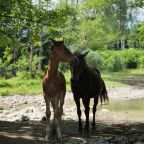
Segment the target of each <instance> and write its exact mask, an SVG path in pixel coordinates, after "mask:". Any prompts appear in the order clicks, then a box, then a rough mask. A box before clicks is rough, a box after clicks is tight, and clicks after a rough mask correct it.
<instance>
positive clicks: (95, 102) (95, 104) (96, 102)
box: [92, 97, 98, 129]
mask: <svg viewBox="0 0 144 144" xmlns="http://www.w3.org/2000/svg"><path fill="white" fill-rule="evenodd" d="M97 104H98V97H96V98H94V105H93V122H92V128H93V129H94V128H95V114H96V110H97Z"/></svg>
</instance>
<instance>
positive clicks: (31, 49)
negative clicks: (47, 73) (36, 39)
mask: <svg viewBox="0 0 144 144" xmlns="http://www.w3.org/2000/svg"><path fill="white" fill-rule="evenodd" d="M29 57H30V65H29V71H30V74H31V76H32V77H33V63H32V61H33V45H32V44H30V55H29Z"/></svg>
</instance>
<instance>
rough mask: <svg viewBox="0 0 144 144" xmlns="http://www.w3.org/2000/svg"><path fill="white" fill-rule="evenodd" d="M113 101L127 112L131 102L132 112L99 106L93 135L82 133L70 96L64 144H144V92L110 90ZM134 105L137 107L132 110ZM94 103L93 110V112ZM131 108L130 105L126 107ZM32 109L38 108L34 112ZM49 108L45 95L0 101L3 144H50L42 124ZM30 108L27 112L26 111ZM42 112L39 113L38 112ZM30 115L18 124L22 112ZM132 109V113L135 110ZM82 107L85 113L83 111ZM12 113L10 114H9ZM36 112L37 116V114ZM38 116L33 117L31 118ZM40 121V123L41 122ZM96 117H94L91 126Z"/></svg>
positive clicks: (131, 89) (65, 112) (70, 95)
mask: <svg viewBox="0 0 144 144" xmlns="http://www.w3.org/2000/svg"><path fill="white" fill-rule="evenodd" d="M108 93H109V96H110V100H111V101H113V100H114V101H113V103H114V104H115V100H116V102H117V103H116V105H119V107H121V108H123V105H122V106H121V104H122V103H123V102H124V101H129V102H130V104H128V106H127V107H128V108H129V107H130V110H129V109H126V110H125V108H123V110H115V107H114V106H113V105H112V107H107V106H100V105H99V106H98V111H97V115H96V129H95V130H92V129H91V126H90V132H89V134H79V133H78V127H77V126H78V120H77V113H76V106H75V103H74V101H73V97H72V93H67V95H66V100H65V105H64V115H63V118H62V119H63V120H62V134H63V143H64V144H144V113H143V105H142V103H141V105H142V106H139V107H137V105H139V104H140V103H139V102H142V101H143V100H144V90H143V89H142V88H141V89H139V88H137V87H127V88H112V89H109V90H108ZM131 102H135V103H136V107H135V108H133V109H132V107H131ZM92 104H93V102H91V107H90V108H91V110H92ZM126 104H127V103H126ZM31 106H33V107H34V108H33V109H32V108H31ZM42 107H43V108H44V107H45V103H44V101H43V97H42V95H38V96H9V97H0V120H1V121H0V144H47V143H48V142H47V141H45V125H46V123H45V122H44V121H41V119H42V116H43V115H44V112H45V109H41V108H42ZM26 108H27V109H26ZM36 108H37V109H39V111H42V113H40V115H39V111H36V112H35V109H36ZM24 109H26V114H29V115H28V116H29V119H28V120H26V121H23V120H15V119H14V118H15V117H16V116H17V115H18V114H19V115H20V114H21V113H17V112H22V113H23V115H24V114H25V113H24V112H25V111H22V110H24ZM131 109H132V110H131ZM83 110H84V109H83V107H82V111H83ZM9 112H10V114H9ZM34 112H35V113H34ZM32 115H34V116H33V117H30V116H32ZM37 117H38V118H39V119H38V118H37ZM82 120H83V124H84V121H85V115H84V112H83V114H82ZM91 120H92V113H91V114H90V124H91ZM52 143H60V142H59V141H57V139H56V136H55V137H53V138H52Z"/></svg>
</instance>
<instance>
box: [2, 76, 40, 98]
mask: <svg viewBox="0 0 144 144" xmlns="http://www.w3.org/2000/svg"><path fill="white" fill-rule="evenodd" d="M38 93H42V80H41V79H22V78H21V77H15V78H11V79H6V80H5V79H0V95H2V96H6V95H15V94H18V95H26V94H31V95H34V94H38Z"/></svg>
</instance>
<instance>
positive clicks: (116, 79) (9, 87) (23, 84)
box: [0, 69, 144, 96]
mask: <svg viewBox="0 0 144 144" xmlns="http://www.w3.org/2000/svg"><path fill="white" fill-rule="evenodd" d="M64 75H65V78H66V84H67V91H71V88H70V77H71V74H70V71H68V72H66V73H64ZM102 78H103V79H104V81H105V83H106V86H107V87H125V86H128V84H127V83H125V82H124V81H123V80H134V79H136V80H143V81H144V70H142V69H141V70H128V71H125V72H118V73H106V72H105V73H102ZM40 93H42V77H41V78H40V77H37V78H35V79H32V78H26V77H23V76H21V75H18V77H14V78H11V79H3V78H0V95H2V96H6V95H15V94H18V95H35V94H40Z"/></svg>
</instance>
